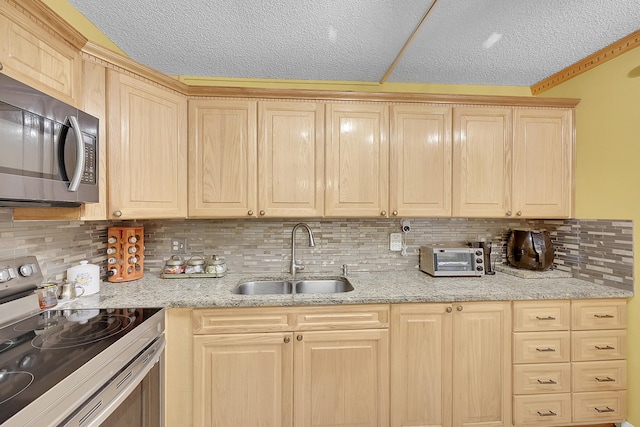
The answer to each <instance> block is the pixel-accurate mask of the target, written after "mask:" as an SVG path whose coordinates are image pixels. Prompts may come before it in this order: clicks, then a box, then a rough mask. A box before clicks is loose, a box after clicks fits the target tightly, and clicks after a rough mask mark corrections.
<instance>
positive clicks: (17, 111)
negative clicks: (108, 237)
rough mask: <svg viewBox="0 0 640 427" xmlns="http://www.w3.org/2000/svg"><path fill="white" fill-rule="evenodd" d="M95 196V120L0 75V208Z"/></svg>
mask: <svg viewBox="0 0 640 427" xmlns="http://www.w3.org/2000/svg"><path fill="white" fill-rule="evenodd" d="M98 194H99V190H98V119H97V118H95V117H93V116H91V115H89V114H87V113H84V112H82V111H80V110H78V109H77V108H75V107H73V106H71V105H69V104H65V103H64V102H61V101H58V100H57V99H55V98H53V97H51V96H49V95H46V94H44V93H42V92H40V91H38V90H36V89H34V88H32V87H29V86H27V85H25V84H23V83H21V82H19V81H17V80H14V79H12V78H11V77H8V76H6V75H4V74H0V206H23V205H42V206H79V205H80V204H82V203H93V202H97V201H98Z"/></svg>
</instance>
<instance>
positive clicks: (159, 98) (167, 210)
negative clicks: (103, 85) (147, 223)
mask: <svg viewBox="0 0 640 427" xmlns="http://www.w3.org/2000/svg"><path fill="white" fill-rule="evenodd" d="M107 101H108V102H107V114H108V120H109V125H108V135H109V146H108V153H109V154H108V157H109V159H108V161H109V211H110V215H109V218H111V219H134V218H141V219H142V218H184V217H186V216H187V100H186V97H185V96H184V95H181V94H179V93H177V92H174V91H172V90H170V89H168V88H165V87H162V86H159V85H156V84H153V83H151V82H149V81H146V80H142V79H138V78H136V77H134V76H133V75H129V74H125V73H121V72H118V71H116V70H112V69H109V70H107Z"/></svg>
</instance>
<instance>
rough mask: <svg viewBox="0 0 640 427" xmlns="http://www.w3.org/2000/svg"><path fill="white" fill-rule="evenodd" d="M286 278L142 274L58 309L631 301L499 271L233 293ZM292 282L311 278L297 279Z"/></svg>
mask: <svg viewBox="0 0 640 427" xmlns="http://www.w3.org/2000/svg"><path fill="white" fill-rule="evenodd" d="M287 277H288V275H286V274H284V275H280V276H276V275H271V276H269V277H261V276H259V275H255V274H254V275H242V274H231V273H230V274H227V276H225V277H223V278H194V279H191V278H185V279H162V278H160V277H159V275H157V274H152V273H146V274H145V276H144V277H143V278H142V279H139V280H136V281H132V282H123V283H110V282H102V283H101V288H100V292H99V293H97V294H94V295H87V296H84V297H80V298H78V299H77V300H75V301H72V302H69V303H67V304H66V305H65V306H64V307H61V308H71V309H73V308H117V307H169V308H172V307H187V308H199V307H255V306H295V305H329V304H372V303H412V302H455V301H509V300H548V299H586V298H631V297H632V296H633V292H631V291H625V290H620V289H616V288H611V287H607V286H602V285H597V284H594V283H590V282H586V281H583V280H579V279H575V278H540V279H523V278H520V277H516V276H513V275H509V274H505V273H500V272H498V273H496V274H495V275H493V276H482V277H454V278H449V277H447V278H445V277H438V278H435V277H431V276H429V275H427V274H425V273H423V272H420V271H417V270H416V271H407V272H385V273H381V272H368V273H365V272H362V273H359V272H354V273H350V274H349V275H348V276H347V278H348V279H349V281H350V282H351V283H352V284H353V287H354V288H355V289H354V290H353V291H351V292H346V293H336V294H304V295H303V294H296V295H236V294H234V293H232V292H231V289H233V287H234V286H236V285H237V284H238V283H240V282H243V281H248V280H259V279H274V278H287ZM298 278H313V275H300V276H299V277H298Z"/></svg>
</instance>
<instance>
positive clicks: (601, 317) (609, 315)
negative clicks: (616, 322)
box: [593, 314, 613, 319]
mask: <svg viewBox="0 0 640 427" xmlns="http://www.w3.org/2000/svg"><path fill="white" fill-rule="evenodd" d="M593 317H595V318H596V319H613V316H612V315H611V314H594V315H593Z"/></svg>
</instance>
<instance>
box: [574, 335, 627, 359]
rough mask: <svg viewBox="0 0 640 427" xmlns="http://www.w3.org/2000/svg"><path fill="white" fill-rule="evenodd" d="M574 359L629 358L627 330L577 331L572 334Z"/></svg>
mask: <svg viewBox="0 0 640 427" xmlns="http://www.w3.org/2000/svg"><path fill="white" fill-rule="evenodd" d="M571 344H572V360H573V361H574V362H579V361H589V360H615V359H626V358H627V331H626V330H624V329H622V330H613V331H576V332H573V335H572V343H571Z"/></svg>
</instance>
